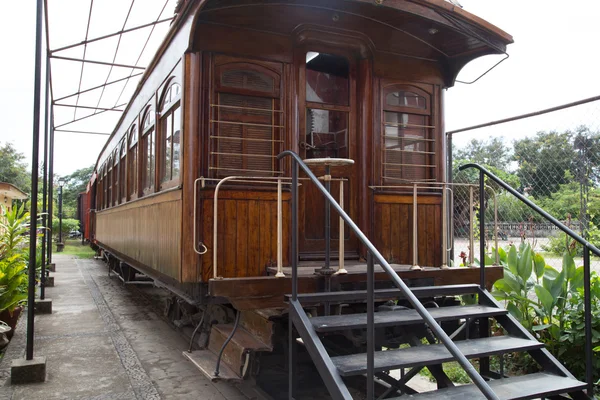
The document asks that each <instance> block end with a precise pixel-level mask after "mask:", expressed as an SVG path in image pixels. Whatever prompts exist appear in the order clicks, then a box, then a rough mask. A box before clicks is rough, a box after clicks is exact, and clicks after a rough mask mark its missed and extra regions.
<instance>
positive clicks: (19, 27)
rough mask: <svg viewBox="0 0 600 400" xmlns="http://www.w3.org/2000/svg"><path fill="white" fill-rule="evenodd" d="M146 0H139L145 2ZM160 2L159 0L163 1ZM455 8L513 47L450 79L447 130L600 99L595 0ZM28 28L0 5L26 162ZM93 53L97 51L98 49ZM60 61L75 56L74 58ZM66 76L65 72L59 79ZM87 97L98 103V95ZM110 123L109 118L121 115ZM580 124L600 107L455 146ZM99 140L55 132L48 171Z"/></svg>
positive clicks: (53, 4)
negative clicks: (503, 56) (502, 34)
mask: <svg viewBox="0 0 600 400" xmlns="http://www.w3.org/2000/svg"><path fill="white" fill-rule="evenodd" d="M106 1H108V0H101V1H99V2H96V4H102V3H105V2H106ZM149 1H150V0H145V2H146V3H145V4H144V5H147V4H148V2H149ZM153 1H154V0H153ZM49 2H50V8H51V11H52V10H54V12H55V13H56V15H58V14H59V13H60V14H61V15H67V16H72V15H76V13H79V12H81V11H82V10H81V7H79V8H77V7H78V6H79V5H81V4H86V3H87V2H85V1H82V0H49ZM163 2H164V1H160V3H161V4H162V3H163ZM460 2H461V4H462V5H463V6H464V8H465V10H467V11H469V12H472V13H474V14H475V15H478V16H480V17H482V18H484V19H486V20H488V21H489V22H491V23H493V24H495V25H496V26H498V27H500V28H501V29H503V30H504V31H506V32H508V33H510V34H511V35H513V37H514V39H515V43H514V44H512V45H510V46H509V47H508V53H509V55H510V58H509V59H508V60H506V61H504V62H503V63H502V64H500V65H499V66H498V67H497V68H495V69H494V70H493V71H491V72H490V73H489V74H488V75H486V76H485V77H483V78H482V79H481V80H479V81H478V82H476V83H475V84H473V85H464V84H460V83H457V84H456V86H455V87H454V88H451V89H449V90H448V91H447V93H446V129H447V130H453V129H458V128H462V127H466V126H470V125H474V124H478V123H483V122H487V121H490V120H495V119H500V118H504V117H509V116H513V115H517V114H522V113H525V112H530V111H535V110H538V109H542V108H546V107H551V106H555V105H559V104H563V103H566V102H571V101H575V100H579V99H582V98H586V97H591V96H595V95H599V94H600V79H599V78H598V76H599V74H598V66H599V64H600V63H599V62H598V61H600V60H599V58H600V55H599V53H598V51H597V50H596V49H597V43H598V39H599V38H600V23H599V22H598V17H599V16H600V2H598V1H594V0H571V1H568V2H565V1H559V0H526V1H524V0H502V1H495V0H494V1H492V0H460ZM109 3H111V4H109V5H110V7H116V6H117V5H120V4H125V3H127V2H125V1H122V0H110V1H109ZM140 3H143V2H140ZM105 4H106V3H105ZM83 11H84V12H85V10H83ZM171 12H172V7H169V9H168V10H165V13H166V14H170V13H171ZM166 14H164V15H166ZM51 15H52V14H51ZM157 15H158V14H157V11H156V9H153V10H149V11H148V15H142V14H140V13H138V16H137V18H138V20H137V21H132V22H131V24H133V25H135V23H138V24H139V23H141V22H143V21H151V20H154V19H156V18H157ZM84 18H85V17H84ZM105 21H111V22H114V23H118V24H122V21H116V22H115V21H113V19H111V18H107V19H106V20H105ZM34 24H35V1H34V0H25V1H18V2H17V1H2V3H1V5H0V37H1V38H2V49H3V56H4V57H3V62H2V63H0V94H1V95H0V113H1V116H2V122H3V123H2V127H1V130H0V142H2V143H4V142H7V141H10V142H12V143H13V144H14V145H15V147H16V148H17V149H18V150H19V151H21V152H23V153H25V154H26V156H27V158H28V160H29V159H30V157H31V136H32V126H33V125H32V113H33V110H32V107H33V77H34V70H33V67H34V44H35V42H34V40H35V37H34V35H35V25H34ZM79 25H81V24H79ZM79 25H74V24H66V23H61V24H60V36H61V37H60V40H61V44H68V43H70V39H71V35H72V41H79V40H81V36H80V32H81V30H82V29H84V27H83V26H79ZM94 25H95V26H96V32H95V33H96V34H99V33H102V31H101V29H100V27H103V28H104V29H109V31H110V29H113V28H112V27H110V26H105V25H106V24H94ZM129 26H132V25H129ZM114 30H116V29H114ZM107 33H108V32H107ZM140 34H141V33H140ZM58 35H59V34H58V33H57V36H58ZM155 36H156V35H155ZM161 36H162V34H161ZM90 37H94V35H90ZM157 39H158V38H157ZM113 44H114V43H113ZM122 45H123V46H125V45H126V44H125V43H124V44H122ZM95 50H101V49H100V48H99V47H98V48H96V49H95ZM90 51H91V49H90ZM64 55H69V56H75V54H64ZM134 58H135V57H134ZM498 59H499V58H498V57H496V56H494V57H485V58H483V59H480V60H478V61H475V62H473V63H472V64H470V65H469V66H468V67H467V68H465V69H464V70H463V71H462V73H461V76H459V78H460V79H462V80H471V79H473V78H475V77H477V76H478V75H479V74H481V73H482V72H484V71H485V70H486V69H487V68H489V67H490V66H491V65H493V64H494V63H495V62H496V61H497V60H498ZM90 71H91V70H90ZM96 72H97V73H96V74H95V76H102V80H103V79H104V77H105V74H103V73H102V71H99V70H98V71H96ZM121 72H122V71H113V77H115V76H116V77H120V76H122V75H119V73H121ZM127 73H128V72H127ZM67 75H70V77H71V78H77V75H78V71H70V72H69V73H68V74H67ZM68 77H69V76H65V77H64V79H67V78H68ZM57 79H58V77H57ZM95 84H97V83H95ZM67 92H68V91H67ZM84 100H85V99H84ZM92 100H94V101H93V103H94V104H95V99H92ZM80 104H81V103H80ZM71 112H72V111H71ZM114 114H117V113H114ZM82 115H84V114H81V113H80V114H78V115H77V117H81V116H82ZM71 116H72V115H71ZM64 118H66V117H64ZM94 118H96V117H94ZM112 118H113V120H114V121H115V122H116V118H118V115H117V116H113V117H112ZM91 120H93V118H92V119H91ZM113 124H114V122H113ZM582 124H587V125H589V126H590V127H591V128H592V129H598V128H599V127H600V103H598V104H597V103H594V104H592V105H588V106H585V107H578V108H576V109H573V110H570V111H568V112H562V113H556V114H554V115H551V116H547V117H540V118H533V119H530V120H527V121H525V122H522V123H513V124H509V125H504V126H500V127H497V128H493V129H492V128H490V129H485V130H478V131H473V132H469V133H465V134H458V135H456V137H455V142H456V143H458V144H459V145H462V144H464V143H465V142H466V141H467V140H469V139H470V138H473V137H476V138H487V137H490V136H491V135H501V136H503V137H505V138H506V140H507V141H508V142H510V141H511V140H512V139H514V138H519V137H522V136H525V135H531V134H534V133H535V132H536V131H538V130H549V129H573V128H575V127H576V126H578V125H582ZM87 126H88V127H89V126H90V125H87ZM80 128H82V127H80ZM92 128H96V129H94V130H95V131H110V130H111V128H112V127H102V126H93V125H92ZM105 140H106V137H103V136H92V135H73V134H68V133H57V134H56V153H55V154H56V156H55V157H56V163H55V172H56V173H57V174H59V175H60V174H62V175H65V174H68V173H70V172H72V171H74V170H76V169H78V168H82V167H86V166H88V165H91V164H93V163H94V162H95V160H96V158H97V155H98V152H99V151H100V149H101V148H102V146H103V144H104V141H105Z"/></svg>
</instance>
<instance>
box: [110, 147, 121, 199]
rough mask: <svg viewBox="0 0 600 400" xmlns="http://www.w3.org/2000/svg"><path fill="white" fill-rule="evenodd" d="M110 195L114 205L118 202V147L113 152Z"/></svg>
mask: <svg viewBox="0 0 600 400" xmlns="http://www.w3.org/2000/svg"><path fill="white" fill-rule="evenodd" d="M112 174H113V178H112V187H113V188H112V197H111V199H110V201H111V202H112V205H113V206H115V205H117V204H119V147H117V148H116V149H115V152H114V153H113V169H112Z"/></svg>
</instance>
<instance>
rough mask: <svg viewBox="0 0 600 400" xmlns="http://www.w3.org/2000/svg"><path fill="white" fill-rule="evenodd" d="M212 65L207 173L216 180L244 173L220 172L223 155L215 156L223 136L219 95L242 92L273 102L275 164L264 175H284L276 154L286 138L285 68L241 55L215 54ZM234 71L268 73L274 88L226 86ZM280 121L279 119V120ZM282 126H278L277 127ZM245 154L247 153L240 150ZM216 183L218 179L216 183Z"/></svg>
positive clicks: (270, 110) (268, 110)
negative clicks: (224, 76) (227, 75)
mask: <svg viewBox="0 0 600 400" xmlns="http://www.w3.org/2000/svg"><path fill="white" fill-rule="evenodd" d="M212 66H213V71H214V74H213V75H212V77H211V82H210V84H211V87H212V90H211V92H210V97H211V98H210V101H209V105H208V115H209V126H208V135H207V136H208V137H207V140H206V143H207V144H208V157H207V162H206V164H205V165H206V172H207V174H206V175H207V176H209V177H210V178H214V179H223V178H225V177H227V176H232V175H244V172H243V169H242V170H239V171H238V170H235V169H231V170H227V171H225V173H220V170H219V168H220V167H219V165H220V162H219V157H218V156H216V155H214V154H213V153H214V152H218V148H219V145H218V139H214V138H217V137H219V136H220V134H219V124H218V123H215V122H213V120H215V121H218V120H220V117H219V108H220V107H218V105H219V101H220V100H219V96H220V95H221V94H229V95H240V96H247V97H257V98H262V99H268V100H269V101H270V103H271V108H270V109H265V111H267V112H271V114H272V116H271V117H270V118H271V121H274V122H272V125H273V127H272V128H271V140H272V150H271V155H272V156H273V159H272V160H273V161H272V167H271V169H270V170H269V171H266V170H265V171H264V176H269V177H273V176H283V174H284V171H283V167H282V166H281V163H278V162H277V160H276V158H275V156H277V154H278V153H279V152H280V151H282V150H283V148H284V141H285V131H284V128H282V127H280V126H283V125H285V121H286V119H285V112H284V108H283V107H284V105H285V98H284V95H283V94H284V92H283V90H282V85H283V79H284V77H283V69H282V66H281V64H279V63H275V62H268V61H259V60H254V59H250V58H237V57H231V56H225V55H213V58H212ZM232 70H239V71H251V72H256V73H258V74H263V75H266V76H268V77H269V78H271V79H272V80H273V86H272V90H253V89H249V88H241V87H233V86H226V85H223V84H222V77H223V75H224V74H225V73H226V72H228V71H232ZM275 121H277V122H275ZM276 126H278V127H276ZM240 154H244V153H240ZM248 174H250V175H254V176H256V175H257V174H261V173H260V172H257V171H248ZM214 183H215V184H216V182H214Z"/></svg>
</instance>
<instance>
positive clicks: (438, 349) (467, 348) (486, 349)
mask: <svg viewBox="0 0 600 400" xmlns="http://www.w3.org/2000/svg"><path fill="white" fill-rule="evenodd" d="M456 345H457V346H458V348H459V349H460V351H461V352H462V353H463V354H464V355H465V356H466V357H467V358H478V357H486V356H491V355H498V354H504V353H511V352H516V351H526V350H531V349H539V348H542V347H544V345H543V344H542V343H540V342H537V341H534V340H528V339H520V338H515V337H511V336H495V337H490V338H480V339H471V340H462V341H457V342H456ZM331 360H332V361H333V364H334V365H335V366H336V367H337V369H338V371H339V372H340V375H342V376H353V375H361V374H364V373H366V372H367V354H366V353H360V354H350V355H346V356H338V357H332V358H331ZM453 360H454V358H453V357H452V355H451V354H450V352H449V351H448V350H447V349H446V347H444V345H442V344H433V345H428V346H418V347H408V348H404V349H399V350H386V351H377V352H375V372H382V371H389V370H392V369H400V368H412V367H420V366H427V365H435V364H441V363H445V362H449V361H453Z"/></svg>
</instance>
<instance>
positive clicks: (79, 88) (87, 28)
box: [73, 0, 94, 119]
mask: <svg viewBox="0 0 600 400" xmlns="http://www.w3.org/2000/svg"><path fill="white" fill-rule="evenodd" d="M93 8H94V0H90V11H89V13H88V20H87V26H86V28H85V40H86V41H87V40H88V35H89V33H90V24H91V22H92V10H93ZM86 53H87V43H86V44H84V45H83V60H85V55H86ZM84 67H85V63H84V62H82V63H81V72H80V73H79V85H78V86H77V91H78V92H79V91H81V82H82V81H83V69H84ZM78 104H79V95H77V99H76V100H75V105H78ZM75 118H77V108H75V109H74V110H73V119H75Z"/></svg>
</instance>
